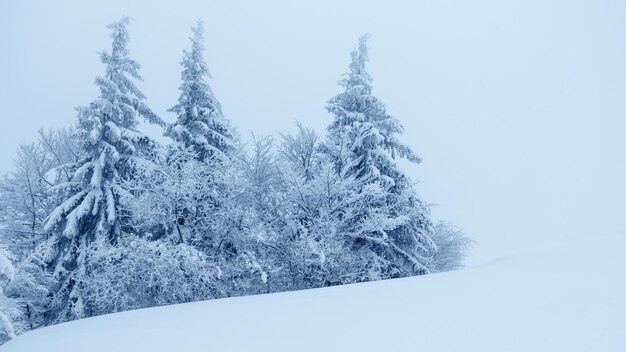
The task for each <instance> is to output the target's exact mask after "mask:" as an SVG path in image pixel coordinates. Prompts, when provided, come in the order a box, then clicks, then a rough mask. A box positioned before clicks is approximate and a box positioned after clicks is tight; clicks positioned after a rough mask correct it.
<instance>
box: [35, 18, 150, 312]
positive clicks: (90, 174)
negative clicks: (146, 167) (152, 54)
mask: <svg viewBox="0 0 626 352" xmlns="http://www.w3.org/2000/svg"><path fill="white" fill-rule="evenodd" d="M129 22H130V19H129V18H128V17H124V18H122V19H121V20H119V21H117V22H114V23H112V24H111V25H109V26H108V27H107V28H108V29H110V30H111V37H112V38H113V44H112V49H111V53H108V52H102V53H101V54H100V59H101V61H102V63H104V64H105V66H106V69H105V75H104V76H101V77H97V78H96V80H95V83H96V85H97V86H98V88H99V90H100V94H99V96H98V98H97V99H96V100H94V101H93V102H92V103H91V104H89V106H87V107H82V108H79V109H78V123H77V128H76V129H77V136H78V138H79V139H80V142H81V148H82V151H83V155H84V158H83V160H81V162H79V164H78V166H77V167H76V169H75V171H74V175H73V177H72V180H71V181H70V182H67V183H64V184H62V185H61V186H60V187H59V188H60V189H61V190H62V191H63V192H65V194H66V198H65V201H64V202H63V203H62V204H61V205H60V206H58V207H57V208H56V209H55V210H54V211H53V212H52V213H51V214H50V216H49V217H48V221H47V223H46V226H45V230H46V231H49V232H51V237H50V239H49V240H48V241H47V247H46V254H45V258H44V259H45V260H46V262H47V263H49V265H50V267H51V268H53V272H54V274H55V276H56V277H57V278H58V286H57V287H56V288H55V290H54V291H55V292H54V300H53V309H52V310H51V314H52V315H53V316H52V317H51V319H53V320H57V321H58V320H65V319H73V318H80V317H84V316H86V315H89V309H88V307H85V306H84V301H83V298H82V297H81V285H82V282H83V281H84V280H86V276H87V275H88V273H87V272H86V270H85V267H86V265H85V262H86V260H87V254H86V253H87V249H88V248H89V246H91V245H93V243H94V242H106V241H109V242H115V241H116V240H117V239H118V238H119V237H120V236H121V235H122V222H121V220H122V216H123V214H121V212H120V210H119V205H118V203H119V199H120V197H121V196H122V194H123V193H124V192H125V191H124V190H123V189H122V187H120V186H119V183H120V180H122V179H124V178H128V177H131V176H132V169H133V162H134V161H136V160H137V159H139V158H140V155H141V153H142V150H144V151H145V150H147V149H148V148H149V147H150V146H151V144H152V143H153V142H152V141H151V139H149V138H148V137H146V136H145V135H143V134H142V133H140V132H139V131H137V129H136V128H137V125H138V120H137V117H138V116H142V117H143V118H145V119H146V120H147V121H149V122H151V123H157V124H162V121H161V119H160V118H159V117H158V116H156V115H155V114H154V113H152V111H151V110H150V109H149V108H148V107H147V105H146V104H145V103H144V99H145V97H144V95H143V94H142V93H141V92H140V91H139V89H138V88H137V86H135V83H134V81H133V79H135V80H141V76H140V75H139V72H138V70H139V68H140V65H139V64H138V63H137V62H136V61H134V60H132V59H131V58H130V56H129V51H128V48H127V46H128V39H129V36H128V32H127V30H126V26H127V25H128V24H129Z"/></svg>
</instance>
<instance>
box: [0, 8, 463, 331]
mask: <svg viewBox="0 0 626 352" xmlns="http://www.w3.org/2000/svg"><path fill="white" fill-rule="evenodd" d="M128 24H129V20H128V19H127V18H124V19H122V20H120V21H118V22H115V23H113V24H111V25H110V26H108V28H109V29H110V30H111V38H112V48H111V51H110V52H102V53H101V54H100V60H101V61H102V63H103V64H104V66H105V71H104V74H103V75H101V76H98V77H97V78H96V80H95V83H96V85H97V87H98V88H99V92H100V93H99V95H98V97H97V98H96V99H95V100H94V101H93V102H91V103H90V104H89V105H87V106H85V107H81V108H79V109H78V121H77V123H76V126H75V127H74V128H72V129H62V130H40V133H39V138H38V140H37V141H36V142H34V143H30V144H23V145H21V146H20V147H19V151H18V155H17V158H16V160H15V170H14V171H13V172H11V173H9V174H7V175H6V176H5V177H4V178H3V179H2V180H1V181H0V236H1V237H0V243H1V245H2V247H1V248H0V281H1V282H0V323H1V324H2V329H1V332H0V340H2V341H4V340H6V339H9V338H12V337H13V336H15V335H16V334H18V333H20V332H23V331H25V330H29V329H33V328H37V327H40V326H45V325H49V324H54V323H58V322H63V321H68V320H72V319H77V318H83V317H89V316H94V315H99V314H105V313H111V312H118V311H124V310H129V309H135V308H142V307H151V306H158V305H164V304H172V303H182V302H189V301H196V300H204V299H212V298H219V297H230V296H238V295H248V294H258V293H267V292H279V291H287V290H296V289H304V288H313V287H324V286H332V285H341V284H346V283H355V282H363V281H370V280H381V279H388V278H399V277H406V276H412V275H422V274H427V273H431V272H437V271H443V270H451V269H456V268H459V267H460V266H461V261H462V259H463V257H464V256H465V252H466V250H467V249H468V248H469V246H470V244H471V241H470V240H468V239H467V238H466V237H465V236H464V235H463V234H462V233H461V232H460V231H458V230H457V229H455V228H454V227H452V226H449V225H446V224H437V225H435V224H433V223H432V222H431V220H430V215H429V208H428V205H427V204H426V203H425V202H424V201H423V200H421V199H420V198H419V197H418V196H417V194H416V192H415V189H414V188H413V184H412V183H411V181H410V180H409V178H408V177H407V176H406V175H405V174H404V173H403V172H402V170H400V168H399V167H398V165H397V164H396V159H397V158H405V159H407V160H409V161H411V162H414V163H419V162H420V158H419V157H418V156H417V155H416V154H415V153H414V152H413V151H412V150H411V148H409V147H408V146H407V145H405V144H403V143H401V142H400V140H399V139H398V136H399V135H401V134H402V132H403V127H402V125H401V123H400V122H399V121H398V120H397V119H396V118H394V117H393V116H390V115H389V114H388V113H387V112H386V109H385V105H384V104H383V103H381V102H380V101H379V100H378V99H377V98H376V97H375V96H374V95H372V78H371V77H370V75H369V74H368V73H367V71H366V68H365V64H366V62H367V61H368V57H367V50H368V48H367V36H364V37H362V38H361V39H360V41H359V43H358V46H357V47H356V48H355V50H354V51H353V52H352V60H351V63H350V66H349V71H348V73H346V74H345V75H344V76H343V79H342V80H341V81H340V85H341V87H342V89H343V91H342V92H341V93H340V94H338V95H337V96H334V97H332V98H331V99H330V100H329V101H328V104H327V110H328V111H329V113H330V114H331V115H332V116H333V120H332V122H331V124H330V125H329V126H328V128H327V133H326V135H325V136H319V135H317V134H316V133H315V132H314V131H313V130H312V129H310V128H307V127H304V126H302V125H298V132H297V133H296V134H295V135H291V134H285V135H281V136H280V138H278V139H276V140H275V139H272V138H269V137H265V138H258V137H255V138H253V142H252V143H251V144H250V145H248V146H246V145H243V143H242V142H241V141H240V138H239V137H238V136H237V134H236V133H235V132H234V130H233V128H232V126H231V125H230V123H229V121H228V120H227V119H226V118H225V117H224V114H223V113H222V109H221V106H220V103H219V101H218V100H217V99H216V97H215V96H214V94H213V92H212V90H211V87H210V86H209V84H208V78H209V71H208V68H207V65H206V63H205V60H204V57H203V52H204V46H203V30H202V23H201V22H198V24H197V25H196V26H194V27H193V28H192V29H193V35H192V37H191V48H190V49H189V50H185V51H184V52H183V60H182V63H181V65H182V74H181V78H182V84H181V85H180V87H179V90H180V97H179V99H178V102H177V103H176V104H175V105H174V106H173V107H172V108H171V109H170V110H169V112H171V113H172V114H174V115H175V116H176V122H174V123H173V124H168V123H165V122H164V121H163V120H162V119H161V118H160V117H159V116H158V115H157V114H155V113H154V112H153V111H152V110H151V109H150V107H149V106H148V105H147V104H146V102H145V97H144V95H143V94H142V93H141V91H140V90H139V89H138V87H137V86H136V84H135V83H136V82H137V80H141V76H140V74H139V68H140V65H139V64H138V63H137V62H136V61H134V60H133V59H131V57H130V54H129V51H128V48H127V44H128V40H129V35H128V32H127V29H126V27H127V25H128ZM139 118H143V119H145V120H146V121H148V122H150V123H153V124H157V125H159V126H162V128H163V133H164V135H165V136H167V137H169V139H171V143H169V144H167V145H163V144H160V143H157V141H155V140H153V139H152V138H150V137H148V136H147V135H145V134H143V133H142V132H141V131H139V130H138V129H137V126H138V123H139ZM416 299H417V298H416Z"/></svg>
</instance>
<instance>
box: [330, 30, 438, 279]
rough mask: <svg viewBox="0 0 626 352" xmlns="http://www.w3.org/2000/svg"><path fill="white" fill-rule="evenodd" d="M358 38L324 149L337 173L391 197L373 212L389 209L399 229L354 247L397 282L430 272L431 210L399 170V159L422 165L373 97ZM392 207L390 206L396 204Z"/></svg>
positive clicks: (332, 105) (362, 240) (364, 45)
mask: <svg viewBox="0 0 626 352" xmlns="http://www.w3.org/2000/svg"><path fill="white" fill-rule="evenodd" d="M368 38H369V35H363V36H362V37H361V38H360V39H359V45H358V47H357V48H356V49H355V50H354V51H352V61H351V63H350V71H349V72H348V73H347V74H345V75H344V78H343V79H342V80H341V81H339V85H341V86H342V87H344V91H343V92H341V93H340V94H338V95H336V96H335V97H333V98H331V99H330V100H329V102H328V104H327V107H326V108H327V110H328V111H329V112H330V113H331V114H332V115H333V116H334V120H333V122H332V123H331V124H330V125H329V126H328V138H327V141H326V142H325V143H324V145H323V146H322V150H323V151H324V152H325V153H326V154H327V155H329V156H330V158H331V159H332V160H333V162H334V164H335V166H336V169H337V170H343V169H344V168H346V167H348V168H349V172H348V173H347V174H348V175H352V176H355V177H356V178H357V179H358V180H360V182H361V184H362V191H361V192H366V191H367V190H368V189H370V188H371V187H373V186H374V187H382V189H383V190H384V192H386V194H387V195H386V196H385V197H384V198H383V199H382V202H380V200H379V201H378V202H377V203H376V204H371V205H370V206H372V207H379V208H381V209H385V208H386V209H388V210H386V212H387V213H386V215H385V216H386V217H387V218H388V219H396V220H395V222H396V225H395V227H392V228H387V229H385V230H384V231H380V230H376V231H374V233H372V234H368V235H362V236H359V237H358V238H356V239H355V240H354V243H353V244H352V248H353V249H354V250H358V251H362V250H363V248H364V247H365V248H370V249H371V251H372V252H373V253H375V254H376V255H377V256H378V257H379V258H381V260H380V262H381V263H387V264H388V265H387V267H386V268H385V267H380V269H379V270H382V271H383V272H382V273H381V274H380V275H379V276H381V277H383V278H384V277H397V276H407V275H414V274H424V273H427V272H429V270H428V265H429V264H430V263H429V261H430V257H431V256H432V253H433V252H434V251H435V250H436V246H435V245H434V243H433V242H432V240H431V239H430V237H429V236H428V233H429V231H430V228H431V224H430V220H429V218H428V208H427V206H426V205H424V204H423V203H422V202H421V201H420V200H419V199H418V198H417V197H416V196H415V193H414V191H413V189H412V187H411V183H410V180H409V179H408V177H407V176H406V175H405V174H404V173H403V172H402V171H401V170H400V169H399V167H398V165H397V164H396V158H398V157H402V158H405V159H407V160H409V161H411V162H414V163H419V162H420V158H419V157H418V156H417V155H416V154H415V153H414V152H413V151H412V150H411V148H410V147H409V146H407V145H405V144H403V143H401V142H400V141H399V139H398V135H400V134H401V133H402V132H403V127H402V124H401V123H400V121H399V120H398V119H396V118H395V117H393V116H391V115H390V114H389V113H387V111H386V108H385V105H384V104H383V103H382V102H381V101H379V100H378V98H376V97H375V96H374V95H373V94H372V77H371V76H370V75H369V73H368V72H367V71H366V69H365V64H366V62H368V61H369V59H368V47H367V40H368ZM392 204H393V206H390V205H392Z"/></svg>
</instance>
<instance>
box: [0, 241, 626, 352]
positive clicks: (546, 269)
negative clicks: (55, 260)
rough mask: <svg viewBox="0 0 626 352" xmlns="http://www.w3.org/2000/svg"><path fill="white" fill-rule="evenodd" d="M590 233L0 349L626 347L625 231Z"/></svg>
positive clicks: (191, 307) (172, 309)
mask: <svg viewBox="0 0 626 352" xmlns="http://www.w3.org/2000/svg"><path fill="white" fill-rule="evenodd" d="M590 238H592V237H589V238H575V239H564V240H562V241H561V242H560V243H554V244H551V245H543V246H544V248H541V249H537V250H536V251H534V252H527V253H519V254H515V255H510V256H506V257H501V258H498V259H495V260H493V261H491V262H489V263H486V264H484V265H481V266H477V267H472V268H467V269H465V270H460V271H456V272H448V273H442V274H434V275H428V276H421V277H413V278H407V279H399V280H388V281H382V282H374V283H365V284H356V285H348V286H343V287H332V288H324V289H315V290H308V291H300V292H289V293H282V294H270V295H262V296H252V297H240V298H231V299H222V300H215V301H207V302H197V303H191V304H183V305H176V306H168V307H160V308H153V309H144V310H137V311H132V312H125V313H119V314H112V315H108V316H102V317H96V318H90V319H84V320H80V321H74V322H69V323H64V324H60V325H57V326H52V327H47V328H43V329H39V330H35V331H31V332H28V333H26V334H24V335H22V336H19V337H17V338H16V339H14V340H12V341H9V342H8V343H7V344H5V345H4V346H2V347H1V348H0V351H2V352H18V351H19V352H22V351H46V352H57V351H58V352H61V351H63V352H78V351H81V352H82V351H94V352H99V351H116V352H123V351H133V352H135V351H152V352H160V351H186V352H190V351H273V352H280V351H551V352H554V351H567V352H574V351H625V350H626V298H625V297H626V282H625V281H624V278H625V277H626V256H625V255H624V253H626V236H624V235H622V236H604V237H603V236H594V237H593V239H594V241H593V242H592V241H590V240H589V239H590Z"/></svg>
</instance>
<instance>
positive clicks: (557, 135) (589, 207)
mask: <svg viewBox="0 0 626 352" xmlns="http://www.w3.org/2000/svg"><path fill="white" fill-rule="evenodd" d="M122 15H129V16H131V17H133V18H134V19H135V22H133V23H132V25H131V26H130V28H129V30H130V33H131V43H130V49H131V54H132V56H133V57H134V58H135V59H136V60H137V61H139V62H140V63H141V64H142V66H143V67H142V70H141V72H142V74H143V76H144V79H145V82H144V83H142V84H141V85H140V87H141V88H142V89H143V92H144V93H145V94H146V95H147V97H148V103H149V104H150V105H151V106H152V108H153V109H154V110H155V112H157V113H160V114H161V115H162V116H163V117H164V118H165V119H166V120H168V121H172V120H173V116H172V115H171V114H169V113H166V112H165V111H166V109H167V108H169V107H170V106H172V105H174V104H175V102H176V99H177V97H178V91H177V88H178V85H179V82H180V80H179V77H180V66H179V61H180V58H181V50H182V49H183V48H184V47H187V46H188V44H189V43H188V40H187V38H188V37H189V35H190V30H189V27H190V26H191V25H192V24H193V23H194V22H195V20H196V19H198V18H202V19H203V20H204V21H205V30H206V46H207V52H206V58H207V61H208V63H209V67H210V69H211V72H212V74H213V77H214V79H213V80H212V82H211V83H212V86H213V88H214V91H215V93H216V95H217V96H218V98H219V99H220V100H221V102H222V104H223V107H224V111H225V112H226V114H227V115H228V117H229V118H230V119H231V120H232V122H233V124H234V125H235V126H237V127H238V129H239V131H240V133H241V134H242V135H243V136H244V137H245V136H248V135H249V132H250V131H251V130H254V131H255V133H259V134H276V132H277V131H279V132H285V131H289V130H293V129H294V128H293V127H294V121H295V120H296V119H299V120H301V121H302V122H304V123H305V124H307V125H310V126H313V127H314V128H316V129H317V130H318V131H319V132H323V131H324V127H325V126H326V125H327V124H328V123H329V122H330V119H331V118H330V116H329V115H328V114H327V113H326V112H325V110H324V104H325V101H326V100H327V99H328V98H330V97H331V96H332V95H334V94H336V93H337V92H339V90H340V88H339V87H338V86H337V85H336V81H337V80H339V79H340V75H341V74H342V73H343V72H345V71H346V70H347V65H348V63H349V52H350V51H351V50H352V47H353V45H354V44H355V43H356V40H357V38H358V36H359V35H360V34H361V33H363V32H370V33H372V35H373V37H372V40H371V41H370V47H371V50H370V59H371V63H370V65H369V68H370V72H371V73H372V75H373V76H374V92H375V94H376V95H377V96H378V97H379V98H380V99H381V100H382V101H383V102H385V103H386V104H387V106H388V108H389V110H390V111H391V112H392V113H393V114H394V115H395V116H397V117H398V118H399V119H400V120H401V121H402V122H403V123H404V125H405V127H406V133H405V136H404V140H405V141H406V142H407V143H408V144H410V145H411V146H413V147H414V149H415V150H416V151H417V152H418V154H419V155H420V156H421V157H422V158H423V160H424V161H423V163H422V164H420V165H417V166H413V165H407V167H406V170H407V172H408V173H409V174H410V175H411V176H412V177H413V178H414V179H415V180H419V182H420V184H419V192H420V194H421V195H422V196H423V198H424V199H425V200H427V201H429V202H432V203H435V204H437V206H436V207H435V208H433V213H434V216H435V217H436V218H445V219H448V220H450V221H452V222H454V223H455V224H457V225H458V226H460V227H462V228H464V229H465V230H466V232H467V233H469V234H470V235H472V236H473V237H474V238H475V239H476V240H477V241H479V242H480V246H479V247H478V248H477V249H476V250H475V251H474V254H473V256H472V258H471V260H470V263H479V262H482V261H484V260H488V259H490V258H493V257H497V256H499V255H501V254H506V253H507V252H511V251H516V250H517V248H519V247H528V246H531V245H536V244H537V242H538V241H542V240H552V239H557V238H560V237H563V236H570V235H583V236H590V240H593V236H596V235H598V234H605V233H615V232H619V233H626V225H625V224H624V219H626V205H625V202H626V185H625V184H626V21H625V19H626V2H624V1H622V0H614V1H608V0H607V1H603V0H580V1H545V0H531V1H528V0H525V1H522V0H519V1H496V0H494V1H487V0H478V1H472V2H468V1H462V0H449V1H434V0H433V1H395V2H391V1H388V2H382V1H377V2H373V1H371V2H370V1H363V0H361V1H343V2H339V1H309V2H306V3H305V2H295V1H263V2H261V1H247V2H243V1H221V2H220V3H218V2H217V1H175V2H174V1H172V2H169V3H168V4H164V3H163V4H161V3H159V2H156V1H132V2H131V1H119V0H118V1H98V2H95V1H93V2H87V1H54V2H52V1H13V2H10V3H9V2H3V3H2V4H0V48H1V49H0V50H1V51H0V77H2V81H1V84H0V107H1V110H0V111H1V113H0V122H1V124H0V148H1V149H0V150H1V152H0V172H6V171H9V170H10V169H11V163H12V161H11V159H12V158H13V157H14V155H15V154H14V151H15V148H16V146H17V144H18V143H19V142H22V141H29V140H32V139H34V138H35V135H36V131H37V129H38V128H39V127H40V126H44V125H45V126H67V125H71V124H72V123H73V122H74V120H75V116H76V114H75V112H74V107H75V106H79V105H85V104H88V103H89V102H90V101H91V100H93V98H94V97H95V96H96V93H97V91H96V88H95V86H94V85H93V80H94V77H95V76H96V75H99V74H101V73H102V69H103V67H102V65H101V64H100V62H99V60H98V57H97V52H98V51H100V50H105V49H106V50H108V49H109V47H110V39H109V37H108V34H109V33H108V31H107V30H106V29H105V28H104V27H105V25H106V24H107V23H109V22H111V21H113V20H116V19H118V18H119V17H121V16H122Z"/></svg>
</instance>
